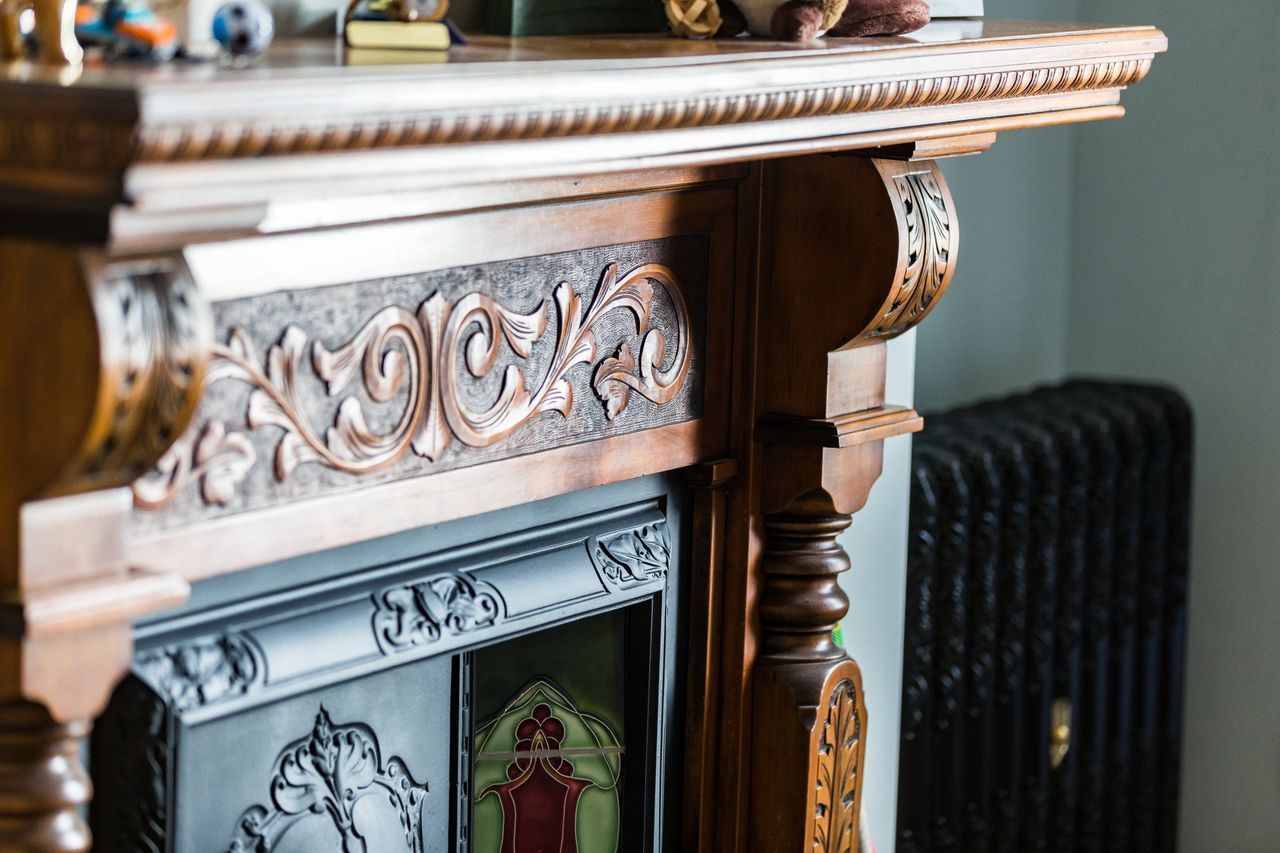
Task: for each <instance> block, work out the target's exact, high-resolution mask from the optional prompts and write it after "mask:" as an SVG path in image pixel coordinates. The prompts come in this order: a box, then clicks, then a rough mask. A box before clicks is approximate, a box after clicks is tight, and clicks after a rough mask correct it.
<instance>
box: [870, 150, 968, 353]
mask: <svg viewBox="0 0 1280 853" xmlns="http://www.w3.org/2000/svg"><path fill="white" fill-rule="evenodd" d="M890 189H891V193H892V196H893V201H894V203H895V204H897V205H898V206H899V208H900V209H901V211H902V215H903V223H904V228H905V236H906V243H907V263H906V269H905V270H904V272H903V275H902V278H901V280H900V281H899V282H898V285H897V288H896V289H895V291H894V294H893V299H892V301H891V302H890V304H889V307H888V310H886V311H885V313H884V315H883V316H882V317H881V318H880V322H879V323H878V324H877V325H876V327H875V329H874V330H873V331H872V333H871V334H872V335H875V336H886V337H887V336H892V335H896V334H900V333H901V332H903V331H905V330H907V329H909V328H911V327H912V326H914V325H916V324H917V323H919V322H920V321H921V320H922V319H924V315H925V314H927V313H929V310H930V309H931V308H932V307H933V304H934V302H936V301H937V300H938V298H939V297H940V296H941V295H942V292H943V291H944V290H945V289H946V287H947V285H948V284H949V283H950V282H951V277H952V275H953V274H954V272H955V269H954V258H953V255H954V252H955V243H956V240H955V237H956V235H955V230H956V229H955V224H954V222H955V217H954V211H953V209H952V204H951V199H950V196H949V195H948V193H947V190H946V185H945V184H944V183H943V182H942V179H941V173H940V172H939V171H938V170H937V166H936V165H935V164H930V165H929V167H928V168H927V169H925V170H923V171H913V172H909V173H907V174H903V175H895V176H894V177H893V179H892V183H891V187H890Z"/></svg>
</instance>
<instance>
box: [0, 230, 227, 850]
mask: <svg viewBox="0 0 1280 853" xmlns="http://www.w3.org/2000/svg"><path fill="white" fill-rule="evenodd" d="M0 257H3V258H4V267H3V268H2V270H0V279H2V283H3V286H4V292H5V294H6V296H7V299H8V303H7V306H6V311H5V312H4V314H3V315H0V326H2V328H0V396H2V397H3V399H4V400H6V401H7V402H8V403H9V404H10V405H11V406H14V407H16V408H17V409H18V410H19V411H20V413H21V415H20V416H17V417H8V418H3V419H0V446H3V447H4V448H5V453H4V454H3V455H2V456H0V850H4V851H14V852H15V853H19V851H66V853H71V851H84V850H88V849H89V848H90V846H91V841H90V838H89V830H88V828H87V827H86V826H85V824H84V821H83V820H82V818H81V817H80V809H81V807H82V806H84V805H85V804H86V803H87V802H88V800H89V796H90V792H91V786H90V784H89V780H88V777H87V776H86V774H85V771H84V769H83V767H82V765H81V761H80V756H79V750H80V742H81V740H82V739H83V738H84V737H85V736H86V735H87V734H88V733H89V730H90V726H91V721H92V719H93V718H94V716H96V715H97V714H98V713H99V712H100V711H101V710H102V708H103V707H104V706H105V705H106V702H107V699H108V698H109V697H110V694H111V691H112V689H113V688H114V687H115V685H116V683H117V681H118V680H119V679H120V678H121V677H122V676H123V675H124V673H125V672H126V670H127V669H128V666H129V662H130V657H131V654H132V648H133V643H132V632H131V628H130V624H131V622H132V620H133V619H134V618H136V617H137V616H139V615H141V614H144V613H148V612H151V611H153V610H156V609H159V608H163V607H169V606H172V605H175V604H178V603H180V602H182V601H183V600H184V599H185V597H186V593H187V585H186V582H185V581H183V580H182V579H181V578H180V577H178V576H176V575H173V576H164V575H154V574H142V573H138V572H134V571H132V570H131V569H130V567H129V566H128V565H127V561H126V559H125V551H126V549H125V533H126V525H127V521H128V514H129V512H130V508H131V505H132V502H131V498H130V494H129V491H128V489H127V488H124V487H125V486H126V485H127V484H128V483H130V482H132V481H133V480H134V479H135V478H136V477H137V476H138V475H139V474H140V473H141V472H143V471H145V470H147V469H148V468H149V467H151V466H152V465H153V464H154V463H155V462H156V460H157V459H158V458H159V457H160V455H161V454H162V453H164V451H165V450H166V449H167V448H168V446H169V444H170V443H171V442H172V441H173V439H174V438H175V437H177V436H178V435H179V434H180V433H181V432H182V430H183V429H184V428H185V427H186V424H187V421H188V420H189V419H190V417H191V413H192V411H193V410H194V407H195V403H196V400H197V398H198V395H199V389H200V383H201V380H202V376H203V368H204V361H205V358H206V353H207V351H208V347H209V343H210V339H211V331H210V321H209V316H208V310H207V308H206V306H205V305H204V303H203V301H202V300H201V298H200V296H199V294H198V293H197V292H196V291H195V289H194V287H192V286H191V284H190V279H189V277H188V276H187V274H186V269H185V267H184V266H183V264H182V262H181V261H180V260H179V259H178V258H172V259H159V260H150V261H146V262H139V263H129V262H118V263H113V264H111V265H103V264H100V263H98V262H96V261H95V259H94V258H93V257H91V256H88V255H86V254H84V253H82V252H80V251H78V250H76V249H75V248H74V247H70V246H65V245H60V244H54V243H38V242H34V241H26V240H4V241H0Z"/></svg>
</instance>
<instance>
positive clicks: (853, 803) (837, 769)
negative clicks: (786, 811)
mask: <svg viewBox="0 0 1280 853" xmlns="http://www.w3.org/2000/svg"><path fill="white" fill-rule="evenodd" d="M825 710H826V715H825V717H824V719H823V721H822V730H821V735H820V738H819V741H818V755H817V762H818V767H817V791H816V794H815V797H814V803H815V805H814V830H813V832H814V834H813V849H814V850H815V851H820V853H857V851H858V849H859V843H858V786H859V785H860V784H861V773H862V767H861V761H862V754H863V753H862V743H861V741H862V706H861V703H860V701H859V696H858V688H857V687H856V686H855V685H854V683H853V682H852V681H850V680H848V679H845V680H843V681H841V682H839V683H838V684H837V685H836V686H835V689H834V690H833V691H832V692H831V698H830V699H829V700H828V702H827V703H826V709H825Z"/></svg>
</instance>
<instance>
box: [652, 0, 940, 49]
mask: <svg viewBox="0 0 1280 853" xmlns="http://www.w3.org/2000/svg"><path fill="white" fill-rule="evenodd" d="M687 5H688V0H667V7H668V9H667V13H668V17H669V19H670V20H671V25H672V30H673V31H674V32H675V33H676V35H690V36H705V35H716V36H719V37H733V36H738V35H741V34H743V33H747V32H749V33H751V35H753V36H762V37H764V38H774V39H777V40H779V41H810V40H811V39H815V38H818V37H820V36H823V35H832V36H841V37H850V38H852V37H858V36H877V35H902V34H904V33H909V32H913V31H915V30H918V29H920V28H921V27H923V26H924V25H925V24H927V23H929V4H928V3H927V2H925V0H736V2H735V0H718V2H716V0H695V2H694V3H693V6H694V7H696V11H697V15H696V17H697V18H699V19H700V20H699V21H698V23H699V24H702V26H700V27H697V26H694V25H693V24H694V22H693V20H692V19H693V18H694V17H695V15H693V14H691V13H694V12H695V9H694V8H692V7H690V8H676V9H673V8H672V7H673V6H675V7H685V6H687ZM673 12H676V13H679V14H673ZM686 24H688V25H687V26H686ZM707 24H711V27H714V30H713V31H711V32H708V31H707V30H708V29H711V27H708V26H707Z"/></svg>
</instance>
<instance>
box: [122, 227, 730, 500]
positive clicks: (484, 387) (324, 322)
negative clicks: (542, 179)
mask: <svg viewBox="0 0 1280 853" xmlns="http://www.w3.org/2000/svg"><path fill="white" fill-rule="evenodd" d="M707 253H708V246H707V242H706V240H705V238H700V237H681V238H668V239H663V240H655V241H648V242H644V243H635V244H628V245H623V246H611V247H603V248H598V249H588V250H583V251H579V252H572V253H562V254H559V255H551V256H546V257H542V258H533V259H525V260H518V261H504V262H497V263H490V264H481V265H477V266H473V267H463V268H454V269H449V270H444V271H441V272H437V273H428V274H423V275H418V276H408V277H401V278H397V279H392V280H383V281H372V282H365V283H360V284H352V285H342V286H339V287H334V288H329V289H328V290H327V291H326V292H325V293H324V294H323V295H320V294H308V296H307V299H306V300H305V301H304V300H302V299H300V298H298V297H297V296H296V295H294V294H290V293H280V294H272V295H269V296H263V297H255V298H250V299H245V300H238V301H233V302H228V303H223V304H219V305H218V306H216V313H217V321H218V322H217V325H218V336H219V338H218V339H219V343H218V344H217V345H215V347H214V349H213V359H212V362H211V364H210V368H209V372H208V376H207V378H206V386H207V395H206V397H207V399H206V403H205V404H204V406H203V409H202V412H201V414H200V416H199V418H198V423H197V424H196V426H195V427H194V428H193V429H192V430H191V431H190V432H188V433H187V435H185V436H184V437H183V438H182V440H181V441H179V442H178V444H177V445H176V446H175V447H174V448H173V450H172V451H171V452H170V453H169V454H167V455H166V456H165V458H164V459H163V460H161V463H160V465H159V466H158V468H157V470H156V471H155V472H153V473H152V474H151V475H149V476H147V477H144V478H143V479H141V480H139V481H138V482H137V483H136V484H135V485H134V494H135V498H136V503H137V505H138V506H139V507H141V508H143V509H145V510H150V511H151V512H149V513H147V514H146V515H147V518H145V519H144V520H143V523H144V524H152V525H164V524H170V523H175V522H180V521H183V520H187V519H191V518H194V517H209V516H214V515H219V514H222V513H225V512H233V511H242V510H246V509H255V508H258V507H262V506H266V505H270V504H273V503H278V502H281V501H286V500H291V499H295V498H299V497H305V496H308V495H315V494H318V493H321V492H323V491H325V490H329V489H333V488H343V487H350V486H351V485H353V484H356V483H371V482H381V481H386V480H391V479H399V478H403V477H407V476H415V475H421V474H424V473H431V472H437V471H445V470H450V469H453V468H459V467H464V466H469V465H475V464H479V463H482V462H486V461H493V460H496V459H502V458H506V457H510V456H514V455H519V454H522V453H530V452H535V451H538V450H544V449H548V448H552V447H556V446H561V445H565V444H573V443H577V442H582V441H588V440H591V439H595V438H603V437H607V436H612V435H620V434H625V433H629V432H634V431H637V430H643V429H650V428H653V427H657V426H662V425H667V424H674V423H680V422H682V421H687V420H691V419H693V418H696V417H698V416H699V415H700V414H701V407H702V369H703V360H704V358H705V356H704V353H703V351H702V347H703V341H704V325H705V314H704V312H705V302H706V292H705V291H706V280H707V275H708V272H707V263H708V254H707Z"/></svg>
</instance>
